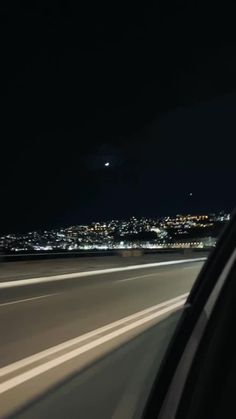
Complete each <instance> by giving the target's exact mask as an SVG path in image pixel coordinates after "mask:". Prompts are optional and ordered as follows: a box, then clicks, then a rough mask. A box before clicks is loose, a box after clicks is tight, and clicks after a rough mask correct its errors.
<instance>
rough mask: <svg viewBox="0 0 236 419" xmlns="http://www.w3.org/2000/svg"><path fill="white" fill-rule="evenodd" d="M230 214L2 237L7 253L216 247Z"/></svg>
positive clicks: (133, 219)
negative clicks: (222, 226) (222, 227)
mask: <svg viewBox="0 0 236 419" xmlns="http://www.w3.org/2000/svg"><path fill="white" fill-rule="evenodd" d="M229 219H230V214H229V213H225V212H223V211H221V212H218V213H213V214H185V215H184V214H177V215H176V216H165V217H157V218H151V217H141V218H140V217H135V216H132V217H131V218H128V219H123V220H117V219H111V220H106V221H105V220H103V221H94V222H92V223H90V224H77V225H72V226H69V227H60V228H57V229H51V230H47V229H44V230H42V231H30V232H25V233H21V234H16V233H11V234H7V235H2V236H1V237H0V241H1V242H0V245H1V247H2V248H3V249H5V251H7V252H26V253H27V252H30V251H32V252H38V251H58V250H61V251H71V250H89V249H97V250H99V249H100V250H105V249H107V250H108V249H110V250H111V249H121V248H139V247H140V248H164V247H171V248H172V247H173V248H185V247H198V248H204V247H212V246H214V244H215V242H216V237H217V236H218V234H219V232H220V230H221V224H222V223H223V225H224V224H225V223H226V222H227V221H228V220H229Z"/></svg>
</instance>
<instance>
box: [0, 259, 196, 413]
mask: <svg viewBox="0 0 236 419" xmlns="http://www.w3.org/2000/svg"><path fill="white" fill-rule="evenodd" d="M191 256H193V255H191ZM202 256H204V255H198V254H197V255H195V257H198V258H201V257H202ZM108 259H109V258H108ZM164 259H165V260H167V259H168V257H167V258H166V257H165V258H164ZM169 259H172V263H173V264H170V265H164V266H163V265H160V266H151V267H146V266H145V263H144V262H143V265H142V261H140V260H138V258H137V259H136V258H133V260H132V261H131V263H129V261H127V260H123V259H122V260H121V259H119V258H117V260H116V264H115V263H114V261H112V260H111V259H110V261H106V263H105V261H104V260H103V261H102V260H101V259H100V262H99V263H95V262H94V260H89V261H88V260H87V261H86V263H85V262H83V263H84V265H83V266H82V268H81V267H80V268H79V262H80V261H78V260H77V261H74V260H73V262H72V263H71V269H69V265H70V261H68V260H67V261H64V262H61V265H60V263H58V261H53V262H52V261H51V263H49V261H46V263H45V261H40V262H39V261H38V262H35V264H34V263H33V262H29V264H28V266H29V269H28V271H27V263H26V262H18V263H15V264H11V263H9V264H8V263H6V264H3V266H2V268H1V274H0V277H1V281H0V288H1V286H2V289H1V295H0V330H1V347H0V367H1V370H0V403H1V405H2V406H5V408H6V412H7V411H8V409H9V406H10V407H11V408H12V406H13V407H15V406H14V403H13V405H12V400H13V399H14V400H15V401H16V402H17V403H18V402H19V400H20V401H21V402H22V400H23V399H24V395H25V394H26V392H27V394H28V396H30V391H29V388H28V390H27V388H26V387H24V386H25V385H28V386H30V388H31V390H32V389H33V396H35V395H36V393H37V391H39V390H40V391H41V390H42V389H44V387H45V384H46V383H50V382H52V383H54V382H56V380H57V379H61V378H62V377H63V374H64V373H65V374H66V368H65V365H66V362H67V363H68V360H66V358H65V362H63V360H62V362H61V364H60V373H58V371H57V370H58V369H57V368H55V367H56V365H54V364H52V366H53V368H54V369H53V378H52V377H48V378H47V379H46V381H45V378H43V377H44V372H46V371H47V369H45V371H44V370H43V369H42V371H39V375H40V379H41V382H39V381H38V382H35V374H34V372H33V373H32V372H31V371H32V368H33V367H34V368H36V369H35V370H34V371H38V370H37V368H41V364H40V363H39V359H32V360H31V358H29V357H30V356H32V355H33V354H39V353H40V352H41V351H45V350H46V349H48V348H58V350H59V349H60V351H61V352H60V355H63V356H64V355H65V354H67V350H66V348H61V347H58V345H59V344H62V343H63V342H68V341H70V340H71V339H74V338H79V337H81V336H82V335H85V338H84V339H85V341H86V343H88V345H90V346H88V347H87V349H88V350H87V349H86V351H85V352H86V353H87V352H88V351H89V349H94V348H93V341H94V339H95V338H96V339H97V337H96V336H98V337H100V338H101V337H102V339H103V340H104V342H103V341H102V340H101V345H100V342H98V345H97V344H96V345H97V347H95V349H94V351H95V352H94V355H93V356H94V358H93V359H96V358H97V357H98V356H101V354H102V351H101V349H100V348H102V347H103V345H107V344H110V341H113V340H117V339H118V334H119V333H120V335H122V336H123V335H124V336H125V338H124V340H125V341H127V340H130V339H131V338H132V336H133V332H134V330H135V331H136V333H137V332H141V331H142V330H144V329H145V328H147V326H148V325H149V326H150V325H153V324H154V323H157V319H158V318H159V317H161V316H162V314H163V315H164V314H165V311H166V313H168V312H171V311H172V310H174V309H175V308H178V307H180V306H182V304H183V303H184V300H185V298H186V296H187V293H188V292H189V291H190V289H191V287H192V285H193V283H194V281H195V279H196V277H197V275H198V273H199V270H200V269H201V267H202V265H203V263H204V262H203V261H202V260H196V261H193V260H191V259H190V260H189V261H188V260H185V259H184V258H183V255H181V257H176V255H175V256H173V255H172V256H171V257H169ZM178 259H180V260H181V259H184V260H185V261H182V262H180V260H178ZM161 260H163V259H161ZM161 260H160V259H158V258H157V257H153V256H152V257H151V258H149V259H148V258H147V257H146V259H145V261H146V263H156V262H157V263H158V262H159V261H161ZM175 260H176V263H175V262H174V261H175ZM179 262H180V263H179ZM20 263H22V265H21V266H20ZM17 264H18V267H19V275H18V277H17ZM65 264H67V267H66V268H65ZM76 264H77V267H76ZM86 264H87V266H86ZM89 264H90V268H89V266H88V265H89ZM99 264H100V265H99ZM132 264H133V265H135V266H133V267H132V269H130V270H124V271H115V272H112V273H105V272H104V269H107V268H109V267H110V268H117V265H119V266H123V267H124V268H125V267H126V268H127V266H129V265H132ZM13 265H14V266H13ZM33 265H34V266H38V267H39V266H40V267H41V268H40V269H38V270H34V273H33V272H32V266H33ZM58 265H59V266H61V269H60V271H58V270H57V275H59V274H63V273H65V269H67V272H69V274H71V273H75V272H76V271H77V272H80V274H81V272H82V271H83V270H86V271H90V270H91V274H89V273H88V275H87V276H78V278H76V276H75V277H73V278H70V277H68V278H67V279H63V280H60V281H57V280H55V281H48V282H42V283H37V284H36V283H35V284H32V283H30V284H29V285H27V284H26V285H25V284H24V286H17V282H18V280H22V279H25V278H26V279H27V278H33V277H36V276H37V277H39V276H40V277H42V275H44V276H48V275H50V274H51V275H52V274H53V275H55V268H53V266H57V267H58ZM136 265H140V267H139V268H137V267H136ZM63 267H64V268H63ZM94 267H96V268H97V269H101V270H103V272H102V273H100V274H96V275H93V274H92V270H93V269H94ZM49 268H50V269H49ZM49 271H50V274H49ZM33 274H34V275H33ZM11 281H12V282H14V286H13V287H8V285H7V283H8V284H9V283H10V282H11ZM30 282H32V281H30ZM176 297H180V298H179V299H178V298H177V299H176ZM173 299H174V300H173ZM166 301H167V303H166V304H167V305H165V304H163V305H160V304H161V303H165V302H166ZM163 307H164V309H163ZM166 307H167V309H166ZM143 310H146V311H147V313H146V312H143ZM135 313H137V315H136V314H135ZM153 313H154V314H153ZM131 315H134V318H130V319H128V320H127V321H125V322H124V321H123V320H121V319H123V318H125V317H126V316H131ZM161 318H162V317H161ZM140 319H141V321H140ZM137 320H138V322H139V323H137V325H136V323H135V322H137ZM116 321H120V323H119V322H118V324H115V323H114V322H116ZM127 324H128V327H127ZM105 325H111V326H110V327H111V330H112V331H114V330H115V333H116V334H114V336H113V337H111V339H110V338H105V339H104V333H105V336H106V334H107V333H108V332H107V331H104V330H100V328H102V327H103V326H105ZM123 325H125V326H126V327H127V329H124V333H123V329H122V332H119V333H118V334H117V330H120V328H121V327H123ZM135 325H136V326H135ZM88 332H92V334H91V336H88V335H87V333H88ZM109 336H110V335H109ZM113 338H114V339H113ZM79 339H81V338H79ZM88 339H89V340H88ZM78 342H79V341H78ZM78 342H76V344H78ZM91 342H92V346H91ZM119 343H120V341H119V339H118V340H117V341H116V345H118V344H119ZM76 348H77V347H76ZM106 349H107V348H106ZM108 349H109V348H108ZM55 351H57V349H55ZM77 351H78V348H77ZM52 352H53V351H52ZM46 355H47V358H46V359H47V361H49V362H51V361H52V359H54V358H53V355H52V353H48V354H45V357H46ZM75 355H76V356H77V355H78V354H77V353H75ZM85 355H86V354H85ZM21 360H23V363H22V361H21ZM24 360H26V361H24ZM17 362H18V363H17ZM24 362H25V365H24ZM70 362H72V361H70ZM70 362H69V364H70ZM86 362H88V358H84V360H82V361H81V360H80V361H78V365H80V368H81V367H82V366H83V365H85V364H86ZM27 364H29V365H28V366H27ZM58 365H59V364H58ZM74 365H75V364H71V365H69V370H70V368H71V370H73V368H74ZM78 365H77V366H78ZM77 366H76V368H77ZM63 368H64V370H63ZM63 371H64V372H63ZM25 373H26V375H25V376H24V374H25ZM28 373H29V375H27V374H28ZM20 374H21V375H20ZM58 374H59V375H58ZM36 375H37V374H36ZM19 376H20V377H23V378H20V380H19V382H17V380H18V377H19ZM21 380H22V383H21ZM50 380H51V381H50ZM32 381H33V384H34V383H35V384H34V385H32ZM22 386H23V387H22ZM12 391H13V394H12ZM1 393H2V394H1ZM18 399H19V400H18ZM39 417H40V416H39Z"/></svg>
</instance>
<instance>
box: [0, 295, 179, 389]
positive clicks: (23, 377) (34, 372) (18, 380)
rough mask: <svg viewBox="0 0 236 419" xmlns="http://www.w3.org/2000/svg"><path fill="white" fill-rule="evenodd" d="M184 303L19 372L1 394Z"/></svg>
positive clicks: (5, 384) (177, 303) (4, 386)
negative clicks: (28, 369)
mask: <svg viewBox="0 0 236 419" xmlns="http://www.w3.org/2000/svg"><path fill="white" fill-rule="evenodd" d="M183 304H184V300H180V301H178V302H176V303H174V304H171V305H170V306H168V307H165V308H163V309H161V310H158V311H157V312H155V313H152V314H149V315H147V316H146V317H144V318H142V319H139V320H137V321H135V322H133V323H131V324H129V325H126V326H124V327H121V328H120V329H118V330H115V331H113V332H111V333H108V334H107V335H105V336H102V337H100V338H98V339H95V340H94V341H92V342H90V343H87V344H85V345H84V346H82V347H80V348H77V349H74V350H72V351H70V352H68V353H66V354H64V355H61V356H59V357H58V358H56V359H53V360H51V361H48V362H46V363H45V364H42V365H40V366H38V367H35V368H32V369H31V370H30V371H27V372H24V373H22V374H19V375H18V376H16V377H14V378H10V379H9V380H7V381H5V382H4V383H2V384H0V394H2V393H5V392H6V391H8V390H10V389H12V388H14V387H16V386H18V385H20V384H22V383H24V382H25V381H28V380H30V379H32V378H35V377H37V376H38V375H40V374H42V373H44V372H47V371H49V370H51V369H52V368H55V367H57V366H59V365H61V364H63V363H65V362H67V361H69V360H71V359H73V358H75V357H77V356H79V355H82V354H83V353H85V352H88V351H90V350H91V349H94V348H96V347H97V346H100V345H102V344H104V343H106V342H108V341H110V340H112V339H115V338H117V337H118V336H121V335H123V334H124V333H127V332H128V331H130V330H133V329H135V328H137V327H139V326H141V325H143V324H145V323H147V322H149V321H151V320H154V319H156V318H158V317H160V316H162V315H163V314H166V313H168V312H170V311H173V310H175V309H177V308H180V307H181V306H183Z"/></svg>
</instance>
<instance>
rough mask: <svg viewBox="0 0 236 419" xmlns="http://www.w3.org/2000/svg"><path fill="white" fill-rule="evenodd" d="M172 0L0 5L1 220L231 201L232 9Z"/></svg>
mask: <svg viewBox="0 0 236 419" xmlns="http://www.w3.org/2000/svg"><path fill="white" fill-rule="evenodd" d="M163 3H165V4H166V6H158V7H157V6H156V7H155V8H154V7H153V8H142V9H139V8H138V7H135V8H132V9H127V6H126V8H122V6H121V5H120V6H119V3H117V4H116V6H114V5H113V6H112V7H110V8H107V7H103V6H101V5H100V4H99V6H97V9H95V8H94V7H92V4H91V5H88V7H87V9H86V8H84V9H82V8H75V7H72V6H71V7H69V6H67V8H62V7H61V6H59V3H57V2H50V1H47V2H46V1H45V2H42V1H41V2H40V1H38V2H33V6H32V8H31V9H21V8H20V7H19V6H18V8H11V9H10V8H5V9H4V8H1V25H0V30H1V41H2V43H1V44H2V45H1V73H2V75H1V79H2V89H1V92H2V93H1V104H2V107H1V125H0V132H1V181H2V182H1V210H2V211H1V221H0V232H2V233H3V232H4V233H5V232H20V231H28V230H32V229H41V228H42V229H44V228H51V227H58V226H69V225H71V224H79V223H86V222H90V221H92V220H95V221H96V220H104V219H110V218H113V217H116V218H122V217H129V216H132V215H136V216H154V217H157V216H161V215H165V214H166V215H168V214H175V213H180V212H182V213H186V212H198V211H200V212H206V211H215V210H220V209H226V210H231V209H232V208H233V207H234V205H235V203H236V199H235V181H236V149H235V139H236V42H235V37H234V34H233V31H234V27H235V23H234V14H233V13H230V11H229V10H227V13H226V12H224V11H222V9H220V8H219V9H217V6H214V8H211V9H209V10H207V9H206V7H205V6H204V3H202V5H203V6H201V4H200V3H201V2H200V3H199V5H198V6H196V5H195V3H194V2H191V1H188V2H187V1H186V2H184V1H182V2H178V6H177V2H175V3H174V2H172V3H170V2H163ZM167 3H168V4H167ZM60 4H61V3H60ZM230 16H232V18H231V17H230ZM106 162H109V163H110V165H109V167H106V166H105V163H106ZM190 194H192V196H190Z"/></svg>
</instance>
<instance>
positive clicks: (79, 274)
mask: <svg viewBox="0 0 236 419" xmlns="http://www.w3.org/2000/svg"><path fill="white" fill-rule="evenodd" d="M206 259H207V258H193V259H180V260H171V261H168V262H156V263H146V264H143V265H129V266H122V267H119V268H109V269H100V270H96V271H86V272H74V273H71V274H63V275H54V276H45V277H40V278H30V279H19V280H15V281H6V282H1V283H0V289H4V288H13V287H22V286H25V285H32V284H33V285H34V284H41V283H43V282H53V281H62V280H63V279H73V278H80V277H85V276H93V275H101V274H108V273H113V272H123V271H131V270H134V269H145V268H155V267H157V266H168V265H178V264H181V263H192V262H201V261H204V260H206Z"/></svg>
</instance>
